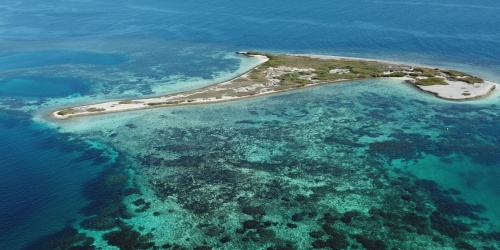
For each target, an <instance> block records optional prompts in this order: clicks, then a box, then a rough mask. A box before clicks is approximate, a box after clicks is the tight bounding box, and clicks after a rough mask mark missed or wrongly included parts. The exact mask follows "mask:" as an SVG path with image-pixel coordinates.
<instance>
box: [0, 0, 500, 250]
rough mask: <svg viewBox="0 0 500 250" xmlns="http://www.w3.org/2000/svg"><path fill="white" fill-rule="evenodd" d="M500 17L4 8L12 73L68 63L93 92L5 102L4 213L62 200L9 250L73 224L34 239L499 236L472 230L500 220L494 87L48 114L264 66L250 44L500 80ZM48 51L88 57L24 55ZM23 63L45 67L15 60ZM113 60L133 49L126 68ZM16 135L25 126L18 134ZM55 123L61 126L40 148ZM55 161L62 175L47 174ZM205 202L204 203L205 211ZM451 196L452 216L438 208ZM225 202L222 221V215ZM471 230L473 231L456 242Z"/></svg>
mask: <svg viewBox="0 0 500 250" xmlns="http://www.w3.org/2000/svg"><path fill="white" fill-rule="evenodd" d="M194 5H195V6H196V8H193V6H194ZM263 6H265V9H263ZM200 10H203V11H200ZM499 10H500V8H499V7H498V2H497V1H496V0H484V1H482V2H481V3H479V2H477V1H470V0H458V1H457V0H453V1H451V0H442V1H439V2H436V1H434V0H433V1H431V0H425V1H420V2H419V3H414V2H404V1H403V2H394V1H393V2H390V1H389V2H388V1H372V0H368V1H336V2H335V3H333V2H332V1H318V2H316V3H315V4H310V3H308V2H303V3H293V4H290V2H284V1H273V2H269V1H260V0H256V1H252V2H238V3H236V2H234V3H231V5H230V6H229V5H227V3H222V2H220V1H205V2H199V1H198V2H196V3H193V1H149V2H147V3H137V1H121V2H120V3H117V2H115V1H99V2H97V1H72V2H68V1H66V2H64V4H61V2H60V1H51V0H47V1H43V2H40V1H17V2H16V1H10V2H6V3H5V4H2V5H1V8H0V16H1V21H0V34H1V37H2V39H1V40H0V47H1V48H2V56H7V59H8V60H7V61H6V57H1V56H0V58H2V59H1V60H4V61H3V62H4V64H2V65H1V66H0V68H2V69H3V70H2V71H1V72H0V75H1V77H2V79H15V78H21V77H24V78H27V77H31V79H33V78H37V77H41V76H44V77H47V76H58V75H59V76H60V75H61V74H63V75H64V76H67V77H73V78H77V79H80V80H82V81H84V82H86V83H88V84H89V86H90V92H89V93H87V94H85V95H82V96H77V95H71V96H67V97H63V98H37V97H19V96H18V97H2V98H1V99H0V112H1V113H2V114H8V115H9V116H8V119H4V120H2V122H3V123H2V124H3V125H5V126H3V127H1V128H2V134H1V135H2V142H3V141H7V142H12V141H14V142H19V143H20V144H14V145H16V146H15V147H8V145H7V146H4V147H3V148H2V151H1V153H2V156H3V157H2V160H3V162H2V164H3V165H2V167H4V169H5V171H6V172H5V173H7V174H6V175H3V176H5V177H8V179H9V181H2V182H0V188H2V191H6V190H9V192H1V193H2V195H6V196H4V198H6V199H8V200H9V202H5V203H2V205H8V206H4V207H2V211H7V212H3V213H2V216H3V217H0V218H1V219H2V221H10V222H12V220H4V218H7V219H10V218H19V217H18V216H19V215H16V216H10V215H11V213H10V211H12V210H15V209H16V208H22V207H24V205H25V203H23V201H26V200H33V199H35V200H36V199H38V198H40V197H41V198H44V199H43V200H51V201H53V202H48V203H45V205H46V206H45V207H43V209H42V208H40V207H36V208H40V209H34V210H30V211H31V212H33V213H25V214H21V217H22V216H26V215H27V214H30V216H31V218H32V219H33V221H35V222H34V223H24V224H23V222H26V220H24V221H23V220H19V221H18V222H19V224H18V225H20V226H19V227H17V228H14V227H12V228H6V227H3V228H2V234H0V236H1V237H3V238H2V240H0V244H3V245H0V246H1V248H2V249H19V248H21V247H22V245H25V243H26V242H27V241H30V240H34V239H37V238H39V237H41V236H43V235H46V234H51V233H54V232H56V231H58V230H59V229H63V228H64V225H65V224H66V223H65V222H66V221H68V222H70V224H71V225H72V226H73V227H75V228H77V229H78V231H76V230H74V229H71V228H69V227H67V228H65V229H66V230H63V231H58V232H60V234H57V235H54V234H52V235H49V236H54V237H46V238H43V239H42V240H41V241H36V242H31V243H32V245H30V246H31V249H33V248H38V249H39V248H42V242H52V243H55V245H45V246H47V248H49V249H54V248H55V247H62V246H65V247H68V245H66V244H72V243H73V242H78V244H80V245H83V244H95V245H96V246H103V247H104V248H107V249H111V247H109V246H108V243H107V241H106V240H105V239H103V238H102V235H103V234H105V233H107V232H111V231H118V230H119V229H122V231H123V232H125V234H123V233H113V234H110V235H108V237H107V240H110V241H111V242H113V238H114V239H120V240H121V241H123V240H124V239H127V238H129V239H130V240H132V241H137V237H140V242H139V243H140V244H146V245H148V244H149V243H148V242H154V244H156V245H158V246H162V245H164V246H165V247H166V246H167V245H165V244H167V243H168V244H174V243H176V244H178V245H183V246H188V248H194V247H195V246H201V245H203V243H204V241H207V242H206V243H207V245H210V246H221V248H224V247H225V248H228V249H229V248H231V249H232V248H235V247H245V246H252V247H255V248H257V247H264V246H271V245H273V246H282V247H287V242H286V241H290V242H289V244H288V246H289V247H290V246H291V245H290V244H293V245H294V246H296V247H304V248H306V247H307V248H310V247H311V246H312V245H311V244H313V243H314V242H316V246H318V247H321V246H322V245H323V244H334V243H335V242H332V241H331V240H330V241H329V239H330V238H335V239H337V242H339V244H342V245H344V246H345V242H346V241H347V243H349V244H350V245H353V246H356V247H359V246H360V245H362V244H363V243H365V244H368V243H373V244H375V245H378V244H380V242H379V241H377V240H373V241H370V240H367V238H364V237H361V236H357V237H356V235H365V236H366V237H368V239H382V240H383V241H384V242H385V243H384V244H386V245H388V246H396V247H400V248H402V249H406V248H424V249H425V248H449V249H451V248H458V247H462V248H465V247H468V245H467V244H473V245H475V246H477V247H483V246H494V245H495V244H497V245H496V248H499V247H498V243H492V242H491V241H492V240H491V239H492V238H493V239H495V235H490V234H488V235H486V234H478V235H471V234H474V232H476V231H477V230H480V229H481V228H482V229H484V230H486V231H487V232H490V231H495V230H496V231H498V226H496V225H492V224H494V222H496V221H499V220H498V219H497V218H498V217H499V216H498V210H497V209H496V204H498V203H499V202H498V196H499V195H498V184H497V182H496V181H495V180H496V179H498V178H497V177H498V157H495V156H498V155H499V154H498V147H497V146H496V145H498V144H499V143H498V138H499V136H498V131H499V129H498V125H496V123H495V120H498V115H499V111H498V105H499V100H500V99H499V98H498V95H496V96H492V97H490V98H487V99H485V100H481V101H474V102H467V103H451V102H445V101H441V100H437V99H435V98H434V97H432V96H430V95H426V94H422V93H420V92H417V91H415V90H413V89H411V88H410V87H409V86H406V87H405V85H397V86H400V87H401V88H396V90H394V89H393V88H384V86H383V84H382V86H381V85H380V84H373V85H370V86H371V87H370V86H364V85H362V84H357V83H356V84H351V85H350V84H345V85H336V86H325V87H322V88H318V89H308V90H304V91H299V92H294V93H289V94H285V95H280V96H273V97H271V96H269V97H263V98H259V99H255V100H247V101H243V102H238V103H236V102H235V103H225V104H217V105H211V106H204V107H201V106H193V107H183V108H171V109H157V110H149V111H141V112H135V113H123V114H116V115H110V116H98V117H88V118H84V119H75V120H71V121H68V122H67V123H61V124H55V125H54V124H53V123H52V122H51V121H50V122H49V125H50V126H49V127H47V126H40V127H39V126H38V125H40V124H39V123H40V122H41V123H45V122H46V120H45V119H47V116H46V115H47V114H48V112H49V111H51V110H54V109H59V108H61V107H66V106H73V105H79V104H84V103H89V102H95V101H101V100H109V99H127V98H131V97H147V96H152V95H156V94H159V93H171V92H175V91H182V90H186V89H192V88H196V87H200V86H204V85H206V84H210V83H213V82H214V81H219V80H224V79H228V78H231V77H232V76H235V75H237V74H239V73H238V70H240V69H245V68H246V69H248V65H249V64H247V65H246V66H245V65H244V64H245V63H247V62H246V61H243V62H242V61H241V59H239V58H236V57H234V55H232V53H234V51H240V50H258V51H264V52H271V53H273V52H274V53H277V52H283V53H313V54H329V55H342V56H358V57H368V58H377V59H385V60H393V61H406V62H410V63H421V64H429V65H433V66H437V67H442V68H452V69H457V70H462V71H465V72H468V73H471V74H477V75H479V76H482V77H484V78H485V79H490V80H493V81H496V82H499V81H500V77H499V75H498V65H500V58H499V57H498V56H497V55H498V54H499V53H500V43H499V42H498V41H499V40H500V39H499V37H500V34H499V33H498V29H497V28H495V27H497V26H498V25H493V24H495V23H498V17H500V15H499ZM75 27H76V28H75ZM36 51H45V52H47V51H65V52H68V51H70V52H71V51H73V52H72V53H74V55H77V57H75V58H72V59H71V58H70V59H68V58H56V59H57V60H54V61H52V62H50V63H48V64H47V63H45V65H44V64H43V63H41V62H44V61H43V60H42V59H44V58H41V57H45V55H41V54H40V55H39V56H36V55H35V56H26V55H34V54H32V53H33V52H36ZM85 53H90V54H87V55H91V56H90V57H89V56H86V55H85ZM56 54H57V53H56ZM62 54H63V55H64V54H65V55H70V54H71V53H69V54H68V53H62ZM13 55H17V56H18V57H17V58H21V59H23V60H24V59H26V58H28V59H31V58H36V59H37V60H34V61H28V60H26V61H20V62H18V64H16V63H12V62H13V61H14V60H13V58H16V56H13ZM19 55H22V56H21V57H19ZM59 55H61V54H59ZM80 55H81V56H82V57H83V58H87V59H85V60H91V61H90V62H89V61H85V60H83V59H82V60H80V59H78V56H80ZM116 55H123V56H124V57H125V59H126V61H120V60H115V59H116V58H115V57H114V56H116ZM101 56H102V57H101ZM107 56H110V57H109V58H108V57H107ZM107 58H108V59H109V60H108V59H107ZM48 59H50V57H48ZM101 59H102V63H101V62H100V60H101ZM1 60H0V62H2V61H1ZM72 60H76V61H72ZM5 62H9V63H8V64H5ZM363 86H364V87H363ZM367 88H368V89H367ZM399 90H401V91H399ZM294 100H297V101H296V102H295V101H294ZM493 105H497V106H493ZM32 117H34V119H33V120H35V123H32V121H31V120H32ZM20 124H31V125H30V126H20ZM12 127H14V128H19V129H14V130H16V131H17V132H12V131H13V130H12V129H10V128H12ZM58 127H61V128H62V129H59V128H58ZM33 131H34V132H33ZM64 131H67V132H69V134H66V133H64ZM40 133H42V134H44V135H46V136H47V138H46V139H43V140H41V141H39V140H37V138H38V137H39V135H40ZM10 134H12V135H13V136H12V138H10V139H7V138H5V140H4V137H9V135H10ZM17 135H19V136H17ZM30 135H37V136H30ZM16 136H17V137H16ZM80 136H81V140H80ZM18 138H21V139H19V140H17V139H18ZM22 138H24V139H22ZM55 138H59V139H60V140H58V139H55ZM47 141H49V142H50V141H52V143H47ZM74 143H76V144H74ZM32 144H35V145H38V146H37V147H34V148H33V147H32V146H30V145H32ZM57 145H59V146H61V147H62V148H63V149H64V148H70V149H72V150H74V151H72V152H73V153H68V152H67V151H66V150H62V151H61V150H60V149H61V148H58V147H57ZM394 148H396V149H398V150H393V149H394ZM11 149H12V150H11ZM23 149H29V150H28V152H26V151H23ZM17 152H21V153H25V154H26V155H29V156H30V157H29V159H30V162H29V164H28V163H27V164H22V166H20V165H21V164H17V165H16V164H11V163H13V162H17V163H19V161H15V160H16V159H17V158H19V157H18V154H17ZM110 156H111V157H110ZM195 156H200V157H195ZM58 157H61V158H58ZM12 159H14V160H12ZM53 159H57V161H51V160H53ZM82 159H86V160H82ZM104 159H108V160H109V159H113V160H112V161H111V162H112V164H110V165H109V166H102V165H100V164H105V162H101V161H103V160H104ZM23 160H25V159H23ZM95 160H97V161H96V162H94V161H95ZM4 162H6V163H5V164H4ZM75 162H76V163H75ZM75 164H76V165H75ZM95 164H97V165H95ZM72 168H73V169H72ZM40 169H42V170H40ZM67 169H69V171H66V170H67ZM166 169H168V171H167V170H166ZM20 170H22V172H21V173H22V174H25V175H26V176H28V177H29V178H24V177H23V176H24V175H22V174H21V175H19V172H20ZM40 171H41V172H42V174H47V175H40V176H48V178H39V176H38V175H37V173H40ZM96 175H97V176H96ZM11 177H12V178H11ZM50 177H52V178H53V179H52V178H50ZM13 178H14V179H16V178H18V179H19V180H21V179H23V178H24V179H25V180H26V179H28V180H29V181H28V182H16V181H15V180H14V181H12V180H13ZM417 179H427V180H434V181H436V182H437V183H438V184H439V185H440V186H436V185H435V184H434V183H433V182H429V181H421V180H420V181H419V180H417ZM16 180H17V179H16ZM45 180H50V181H45ZM53 183H66V184H68V185H62V186H63V187H64V188H56V187H53V186H52V184H53ZM2 185H3V186H2ZM6 186H8V187H6ZM10 187H14V188H10ZM26 187H28V188H26ZM30 187H37V188H36V190H37V191H40V192H32V191H33V190H35V188H33V189H30ZM38 187H39V188H38ZM44 191H48V192H44ZM80 194H81V195H80ZM17 195H19V196H18V197H17ZM16 197H17V198H18V199H15V198H16ZM158 197H160V198H158ZM141 198H143V199H144V200H140V199H141ZM73 199H77V200H78V201H77V202H73V201H74V200H73ZM200 199H203V201H204V202H201V203H199V204H200V206H195V205H196V204H198V203H197V202H196V201H198V200H200ZM460 199H464V200H463V202H462V201H461V200H460ZM122 201H123V203H124V205H121V204H122ZM148 202H150V203H148ZM220 204H224V205H220ZM422 204H425V205H424V206H422ZM467 204H473V206H470V205H467ZM475 204H479V205H481V206H474V205H475ZM22 205H23V206H22ZM373 207H374V208H375V209H372V208H373ZM448 207H452V208H453V210H451V212H452V213H442V212H439V211H440V209H441V210H443V208H448ZM93 208H94V209H93ZM124 208H127V209H126V210H125V209H124ZM352 210H356V211H357V212H349V211H352ZM388 210H389V211H396V212H397V213H396V216H395V215H394V214H392V213H389V212H387V211H388ZM20 211H26V210H20ZM30 211H28V212H30ZM58 211H63V212H61V213H59V212H58ZM204 211H207V212H206V213H203V212H204ZM315 211H316V214H315V213H314V212H315ZM346 211H347V212H349V213H347V214H345V212H346ZM433 211H438V212H439V213H434V214H433ZM155 212H159V213H155ZM304 212H305V213H304ZM264 213H265V214H264ZM328 213H329V214H328ZM412 213H414V214H412ZM95 214H100V215H101V216H99V217H97V216H93V215H95ZM218 214H223V216H222V217H221V218H219V217H214V216H212V215H218ZM454 217H456V218H454ZM483 217H486V218H488V219H489V220H483V219H481V218H483ZM91 218H93V219H91ZM110 218H112V219H110ZM115 218H119V220H118V221H116V220H115ZM253 220H255V221H257V223H256V222H255V221H253ZM84 221H85V223H83V222H84ZM244 222H246V223H244ZM459 222H463V223H466V224H470V223H473V224H474V223H476V222H477V225H472V226H471V230H472V231H470V232H464V231H468V230H469V227H468V226H464V225H463V224H461V223H459ZM276 223H277V224H276ZM288 224H290V225H288ZM9 225H13V224H12V223H9ZM295 225H296V227H295ZM128 226H132V229H133V230H130V228H129V227H128ZM245 226H246V229H245V230H243V227H245ZM84 227H85V228H87V229H84ZM253 227H256V228H253ZM490 227H491V228H490ZM92 228H94V229H92ZM95 228H100V229H104V231H101V230H95ZM153 228H155V230H153ZM332 228H333V229H332ZM381 229H382V230H381ZM242 230H243V231H242ZM311 230H312V231H311ZM135 231H137V232H140V234H138V233H136V232H135ZM78 232H82V233H85V234H86V235H82V234H78ZM150 232H152V234H149V233H150ZM443 233H444V234H443ZM429 234H432V236H431V235H429ZM456 234H463V235H460V236H459V237H455V238H452V237H451V236H456ZM139 235H142V236H139ZM450 235H451V236H450ZM61 236H62V237H61ZM116 236H118V237H116ZM128 236H129V237H128ZM312 236H314V237H319V238H314V237H312ZM344 236H346V238H344ZM90 237H92V238H90ZM496 237H498V236H496ZM187 238H189V241H188V240H187ZM4 239H8V240H4ZM61 239H64V241H61ZM496 239H497V238H496ZM54 240H56V241H54ZM57 240H59V241H57ZM228 240H229V241H228ZM344 240H346V241H344ZM403 241H406V243H404V244H406V246H402V244H403V243H401V242H403ZM462 241H464V242H462ZM497 241H498V239H497ZM224 242H225V243H224ZM325 242H326V243H325ZM467 242H468V243H467ZM115 243H116V242H115ZM135 243H137V242H135ZM411 244H413V247H412V246H411ZM33 246H35V247H33ZM337 246H339V245H337ZM378 246H381V245H378ZM28 248H29V247H28Z"/></svg>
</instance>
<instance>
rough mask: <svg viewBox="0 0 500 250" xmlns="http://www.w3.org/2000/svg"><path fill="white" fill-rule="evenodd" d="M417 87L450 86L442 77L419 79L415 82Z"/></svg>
mask: <svg viewBox="0 0 500 250" xmlns="http://www.w3.org/2000/svg"><path fill="white" fill-rule="evenodd" d="M415 83H416V84H417V85H422V86H431V85H448V83H446V82H445V81H444V78H441V77H429V78H426V79H417V81H416V82H415Z"/></svg>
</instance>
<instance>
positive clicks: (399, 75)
mask: <svg viewBox="0 0 500 250" xmlns="http://www.w3.org/2000/svg"><path fill="white" fill-rule="evenodd" d="M383 76H384V77H404V76H406V73H405V72H392V73H390V74H386V75H383Z"/></svg>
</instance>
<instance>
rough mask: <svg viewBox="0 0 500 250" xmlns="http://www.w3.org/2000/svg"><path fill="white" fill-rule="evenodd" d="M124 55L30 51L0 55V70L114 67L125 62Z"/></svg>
mask: <svg viewBox="0 0 500 250" xmlns="http://www.w3.org/2000/svg"><path fill="white" fill-rule="evenodd" d="M125 60H126V58H125V56H123V55H112V54H99V53H87V52H81V51H61V50H54V51H29V52H24V51H23V52H18V53H10V54H3V55H0V65H1V66H2V67H1V68H0V70H10V69H19V68H34V67H44V66H53V65H63V64H99V65H113V64H117V63H121V62H124V61H125Z"/></svg>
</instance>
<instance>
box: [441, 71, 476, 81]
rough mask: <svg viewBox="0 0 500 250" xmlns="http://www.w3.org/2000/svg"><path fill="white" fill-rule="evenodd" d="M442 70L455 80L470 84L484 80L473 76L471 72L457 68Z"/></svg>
mask: <svg viewBox="0 0 500 250" xmlns="http://www.w3.org/2000/svg"><path fill="white" fill-rule="evenodd" d="M442 72H443V73H445V74H447V75H448V76H449V78H450V79H451V80H453V81H462V82H466V83H469V84H473V83H483V82H484V80H483V79H482V78H479V77H475V76H471V75H469V74H466V73H463V72H460V71H457V70H443V71H442Z"/></svg>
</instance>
